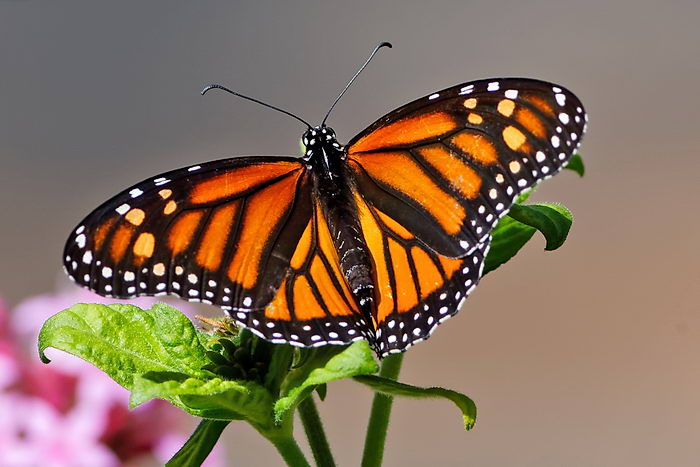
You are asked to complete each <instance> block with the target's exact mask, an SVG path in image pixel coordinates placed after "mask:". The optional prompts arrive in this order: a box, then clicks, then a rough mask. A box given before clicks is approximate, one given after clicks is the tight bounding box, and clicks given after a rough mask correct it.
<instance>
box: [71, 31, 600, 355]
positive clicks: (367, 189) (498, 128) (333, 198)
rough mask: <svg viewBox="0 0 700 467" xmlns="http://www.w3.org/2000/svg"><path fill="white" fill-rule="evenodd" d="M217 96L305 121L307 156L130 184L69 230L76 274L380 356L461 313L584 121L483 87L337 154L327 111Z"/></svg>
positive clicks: (280, 333)
mask: <svg viewBox="0 0 700 467" xmlns="http://www.w3.org/2000/svg"><path fill="white" fill-rule="evenodd" d="M383 46H389V47H390V46H391V45H390V44H388V43H382V44H379V45H378V46H377V47H376V48H375V49H374V51H373V52H372V54H371V55H370V57H369V59H367V61H366V62H365V63H364V65H363V66H362V67H361V68H360V70H359V71H358V72H357V73H356V74H355V76H354V77H353V78H352V79H351V80H350V82H349V83H348V85H347V86H346V87H345V89H344V90H343V91H342V92H341V93H340V95H339V96H338V98H337V99H336V101H335V102H334V104H333V106H331V110H332V109H333V107H334V106H335V104H336V103H337V102H338V100H339V99H340V97H342V95H343V94H344V93H345V91H346V90H347V89H348V87H349V86H350V84H351V83H352V82H353V80H354V79H355V78H356V77H357V76H358V75H359V73H360V72H361V71H362V69H364V67H365V66H366V65H367V64H368V63H369V61H370V60H371V58H372V57H373V56H374V54H375V53H376V52H377V50H378V49H379V48H381V47H383ZM211 88H221V89H223V90H225V91H228V92H230V93H232V94H235V95H238V96H239V97H243V98H246V99H249V100H253V101H256V102H258V103H261V104H263V105H266V106H268V107H271V108H273V109H275V110H278V111H281V112H284V113H286V114H288V115H291V116H292V117H294V118H296V119H298V120H300V121H302V122H303V123H304V124H306V125H307V127H308V128H307V130H306V131H305V132H304V134H303V137H302V141H303V143H304V145H305V151H304V155H303V157H301V158H296V157H282V156H280V157H271V156H260V157H241V158H231V159H224V160H218V161H213V162H207V163H203V164H201V165H194V166H190V167H187V168H183V169H179V170H174V171H171V172H167V173H164V174H162V175H159V176H157V177H154V178H149V179H147V180H145V181H143V182H141V183H138V184H136V185H134V186H133V187H131V188H128V189H127V190H125V191H123V192H122V193H120V194H118V195H117V196H115V197H114V198H112V199H111V200H109V201H107V202H106V203H104V204H103V205H102V206H100V207H99V208H97V209H96V210H95V211H93V212H92V213H91V214H90V215H89V216H87V217H86V218H85V220H83V222H81V223H80V224H79V226H78V227H77V229H75V230H74V231H73V232H72V234H71V235H70V237H69V239H68V241H67V244H66V248H65V254H64V266H65V269H66V272H67V273H68V275H69V276H70V277H71V278H72V279H73V280H74V281H75V282H77V283H78V284H79V285H81V286H83V287H86V288H89V289H90V290H93V291H95V292H97V293H99V294H101V295H105V296H109V297H118V298H129V297H135V296H139V295H163V294H170V295H176V296H180V297H182V298H185V299H187V300H191V301H201V302H204V303H208V304H213V305H217V306H219V307H220V308H222V309H223V310H225V311H226V312H227V313H228V314H229V315H230V317H231V318H232V319H233V320H234V321H235V322H236V323H237V325H239V326H241V327H244V328H248V329H250V330H251V331H252V332H253V333H255V334H256V335H258V336H260V337H262V338H264V339H267V340H269V341H271V342H274V343H288V344H291V345H296V346H320V345H324V344H346V343H349V342H351V341H355V340H358V339H363V338H364V339H367V340H368V341H369V342H370V344H371V345H372V347H373V348H374V350H375V351H376V352H377V354H378V355H379V356H380V357H383V356H385V355H387V354H389V353H394V352H401V351H404V350H406V349H407V348H408V347H409V346H411V345H412V344H415V343H417V342H419V341H422V340H424V339H426V338H428V337H429V336H430V334H431V333H432V332H433V331H434V330H435V329H436V326H437V325H438V324H440V323H442V322H443V321H445V320H446V319H448V318H449V317H451V316H453V315H454V314H456V313H457V311H458V310H459V308H460V305H461V304H462V303H463V301H464V300H465V299H466V297H467V296H468V295H469V293H470V292H471V291H472V290H473V289H474V287H475V286H476V284H477V283H478V281H479V278H480V276H481V273H482V269H483V264H484V258H485V256H486V254H487V252H488V249H489V242H490V239H491V237H490V232H491V231H492V229H493V228H494V226H495V225H496V223H497V222H498V220H499V219H500V218H501V217H503V216H504V215H505V214H506V213H507V212H508V210H509V208H510V206H511V205H512V204H513V202H514V200H515V198H516V197H517V196H518V195H519V194H520V193H521V192H523V191H524V190H527V189H528V188H530V187H532V186H534V185H535V184H537V183H538V182H540V181H541V180H543V179H546V178H548V177H551V176H552V175H553V174H555V173H556V172H558V171H559V170H560V169H561V168H562V167H563V166H564V165H566V164H567V162H568V161H569V159H570V158H571V156H572V154H573V152H574V150H575V149H576V148H578V147H579V145H580V141H581V137H582V135H583V133H584V131H585V129H586V123H585V122H586V121H587V117H586V113H585V112H584V110H583V106H582V104H581V102H580V101H579V100H578V98H577V97H576V96H575V95H574V94H572V93H571V92H569V91H567V90H566V89H564V88H563V87H561V86H559V85H554V84H551V83H546V82H543V81H537V80H532V79H521V78H503V79H501V78H498V79H486V80H480V81H473V82H469V83H465V84H459V85H457V86H454V87H451V88H448V89H445V90H442V91H438V92H435V93H432V94H430V95H429V96H427V97H424V98H421V99H418V100H416V101H414V102H411V103H409V104H407V105H404V106H403V107H400V108H398V109H396V110H394V111H392V112H390V113H389V114H387V115H385V116H383V117H381V118H380V119H379V120H377V121H376V122H374V123H373V124H372V125H370V126H369V127H368V128H367V129H366V130H364V131H362V132H361V133H360V134H358V135H357V136H355V137H354V138H353V139H352V140H350V142H349V143H348V144H347V145H344V146H343V145H341V144H340V143H339V142H338V140H337V138H336V134H335V132H334V131H333V130H332V129H331V128H330V127H328V126H326V124H325V122H326V119H327V118H328V115H329V114H330V110H329V111H328V114H326V117H325V118H324V120H323V122H322V123H321V125H319V126H316V127H312V126H311V125H309V124H308V123H306V122H305V121H304V120H302V119H301V118H299V117H297V116H295V115H293V114H291V113H289V112H287V111H285V110H282V109H279V108H277V107H273V106H270V105H268V104H264V103H262V102H260V101H257V100H255V99H252V98H250V97H247V96H243V95H241V94H238V93H235V92H233V91H230V90H229V89H227V88H224V87H223V86H220V85H212V86H210V87H208V88H206V89H205V91H203V93H204V92H206V91H207V90H209V89H211Z"/></svg>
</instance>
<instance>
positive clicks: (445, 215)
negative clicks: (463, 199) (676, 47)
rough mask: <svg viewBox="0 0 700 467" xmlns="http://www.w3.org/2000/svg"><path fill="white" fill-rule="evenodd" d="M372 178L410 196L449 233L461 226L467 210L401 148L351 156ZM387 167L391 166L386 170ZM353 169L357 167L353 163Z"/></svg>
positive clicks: (457, 230) (453, 232)
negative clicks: (395, 150) (401, 150)
mask: <svg viewBox="0 0 700 467" xmlns="http://www.w3.org/2000/svg"><path fill="white" fill-rule="evenodd" d="M354 159H355V162H357V163H359V164H360V165H361V166H362V167H363V168H364V169H365V170H366V171H367V172H368V173H369V174H370V176H371V177H372V178H374V179H376V180H379V181H381V182H383V183H385V184H386V185H389V186H390V187H392V188H394V189H395V190H397V191H400V192H401V193H403V194H404V195H406V196H409V197H410V198H412V199H414V200H415V201H416V202H417V203H418V204H420V205H421V206H422V207H423V208H425V209H426V210H427V211H428V212H429V213H430V215H431V216H432V217H433V218H434V219H435V220H436V221H437V222H438V223H439V224H440V226H441V227H442V228H443V229H444V230H445V231H446V232H448V233H449V234H452V235H454V234H456V233H458V232H460V230H461V229H462V224H463V222H464V219H465V218H466V217H467V213H466V211H465V210H464V208H463V207H462V205H460V204H459V200H457V199H455V198H453V197H452V196H450V195H449V194H448V193H446V192H445V191H444V190H443V189H442V188H440V187H439V186H438V185H437V184H436V183H435V181H434V180H433V179H432V178H430V177H429V176H428V175H427V174H426V173H425V172H424V171H423V170H422V169H421V168H420V166H419V165H418V164H416V162H415V160H414V159H413V158H411V157H410V156H409V155H408V154H405V153H402V152H385V153H372V154H367V155H356V156H354ZM387 167H391V168H392V169H391V170H387ZM353 169H354V170H356V171H360V170H361V169H360V168H358V167H355V166H354V165H353Z"/></svg>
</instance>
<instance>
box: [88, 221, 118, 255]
mask: <svg viewBox="0 0 700 467" xmlns="http://www.w3.org/2000/svg"><path fill="white" fill-rule="evenodd" d="M115 220H116V218H114V217H112V218H110V219H108V220H107V221H105V223H104V224H102V225H100V226H99V227H97V228H96V229H95V234H94V236H93V241H94V243H95V251H99V250H101V249H102V244H103V243H104V241H105V238H107V233H109V230H110V229H111V228H112V226H113V225H114V221H115Z"/></svg>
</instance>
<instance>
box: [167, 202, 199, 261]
mask: <svg viewBox="0 0 700 467" xmlns="http://www.w3.org/2000/svg"><path fill="white" fill-rule="evenodd" d="M202 215H203V214H202V211H194V212H188V213H185V214H183V215H182V216H180V218H178V219H177V221H176V222H175V224H174V225H173V226H172V228H171V229H170V233H169V234H168V248H170V252H171V254H172V255H173V256H175V255H178V254H180V253H182V252H183V251H185V250H186V249H187V247H188V246H189V245H190V242H191V241H192V236H193V235H194V232H195V231H196V230H197V227H198V226H199V222H200V221H201V220H202Z"/></svg>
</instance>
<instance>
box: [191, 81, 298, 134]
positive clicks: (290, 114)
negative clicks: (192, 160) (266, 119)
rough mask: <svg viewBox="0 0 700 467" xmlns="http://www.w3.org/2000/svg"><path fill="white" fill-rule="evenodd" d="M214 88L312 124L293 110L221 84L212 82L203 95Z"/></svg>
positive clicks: (203, 91) (203, 90)
mask: <svg viewBox="0 0 700 467" xmlns="http://www.w3.org/2000/svg"><path fill="white" fill-rule="evenodd" d="M212 89H221V90H222V91H226V92H228V93H229V94H233V95H234V96H238V97H242V98H243V99H247V100H249V101H252V102H255V103H257V104H260V105H262V106H264V107H267V108H269V109H272V110H276V111H278V112H282V113H283V114H286V115H289V116H290V117H293V118H296V119H297V120H299V121H300V122H301V123H303V124H304V125H306V126H307V127H309V129H310V128H311V125H310V124H309V123H308V122H307V121H306V120H304V119H303V118H300V117H297V116H296V115H294V114H293V113H291V112H288V111H286V110H284V109H280V108H279V107H275V106H274V105H270V104H268V103H266V102H263V101H261V100H258V99H254V98H252V97H248V96H244V95H243V94H240V93H237V92H235V91H231V90H230V89H229V88H227V87H225V86H222V85H220V84H210V85H209V86H207V87H206V88H204V89H202V95H205V94H206V93H207V92H209V91H211V90H212Z"/></svg>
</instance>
